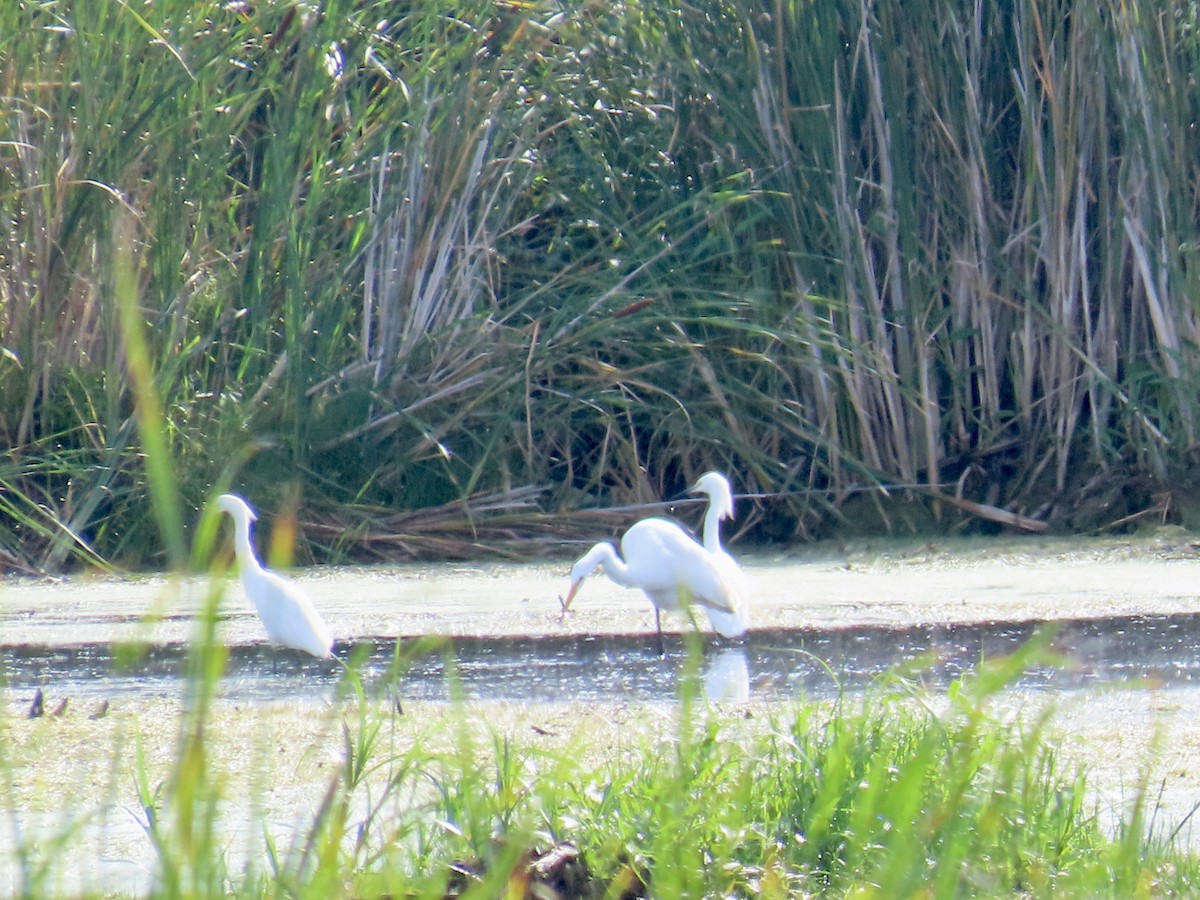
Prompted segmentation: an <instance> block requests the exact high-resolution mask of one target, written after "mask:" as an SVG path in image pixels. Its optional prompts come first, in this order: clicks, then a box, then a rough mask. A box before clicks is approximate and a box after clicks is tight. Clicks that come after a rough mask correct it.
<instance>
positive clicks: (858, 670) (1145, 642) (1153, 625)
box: [0, 614, 1200, 703]
mask: <svg viewBox="0 0 1200 900" xmlns="http://www.w3.org/2000/svg"><path fill="white" fill-rule="evenodd" d="M1043 627H1047V626H1043V625H1040V624H1039V623H1035V622H1000V623H996V622H985V623H973V624H950V625H941V626H935V625H918V626H910V627H906V628H900V627H891V626H857V627H853V628H834V629H818V628H807V629H758V630H755V631H752V632H751V633H750V634H749V635H748V636H747V637H746V638H745V639H743V640H741V641H727V640H724V639H721V638H717V637H713V636H709V635H699V636H696V638H695V639H694V640H688V639H687V638H686V637H685V636H683V635H679V634H671V635H668V637H667V653H666V654H665V655H661V656H660V655H659V653H658V649H657V644H656V641H655V639H654V637H653V635H644V636H643V635H584V634H569V635H540V636H522V637H516V636H501V637H447V638H444V639H443V640H441V641H439V642H436V643H435V645H434V646H432V647H429V648H427V649H424V650H422V651H420V652H419V653H418V654H417V655H416V656H415V658H413V659H411V660H410V661H408V662H406V663H405V664H404V665H402V666H401V670H400V672H399V673H398V674H397V673H394V672H393V670H392V662H393V658H394V656H395V654H396V652H397V641H396V640H395V639H391V638H376V639H360V640H357V641H353V642H345V641H343V642H342V643H340V644H339V645H338V647H337V655H338V657H339V659H341V660H345V661H350V660H353V665H354V666H355V668H356V670H357V671H358V672H360V674H361V675H362V676H363V679H364V682H365V683H366V684H367V685H375V686H376V687H377V688H385V687H386V688H387V689H388V690H394V691H395V692H396V693H397V695H398V696H399V697H401V698H409V699H412V700H422V701H425V700H433V701H441V700H449V699H451V698H452V697H453V696H456V695H457V696H462V697H465V698H467V699H471V700H505V701H508V700H518V701H530V702H535V703H536V702H580V701H599V702H607V701H624V700H642V701H653V700H664V699H669V698H671V697H672V696H674V695H675V694H676V692H677V690H678V686H679V683H680V677H681V675H682V673H683V672H684V670H685V669H686V667H687V664H688V662H689V659H690V658H691V657H690V654H691V653H698V659H699V661H700V674H701V676H702V678H703V679H705V680H706V684H708V689H709V692H710V693H712V694H714V695H717V696H724V697H728V698H731V699H752V700H779V699H787V698H795V697H808V698H813V699H821V698H828V697H832V696H835V695H836V694H838V693H839V692H841V691H858V690H862V689H864V688H866V687H867V686H869V685H871V684H873V683H875V682H877V681H878V680H879V679H880V678H881V677H882V676H884V675H886V674H888V673H903V674H905V675H906V676H908V677H910V678H913V679H915V680H918V681H920V682H921V683H922V684H923V685H925V686H927V687H933V688H938V687H944V686H945V685H947V684H948V683H949V682H950V681H951V680H953V679H957V678H959V677H961V676H963V675H964V674H967V673H969V672H971V671H972V670H973V669H975V668H976V667H977V666H978V664H979V663H980V662H981V661H983V660H987V659H994V658H996V657H1000V656H1005V655H1007V654H1009V653H1012V652H1014V651H1015V650H1017V649H1018V648H1019V647H1020V646H1021V645H1022V644H1024V643H1025V642H1026V641H1028V640H1029V639H1030V638H1031V637H1032V636H1033V635H1034V634H1035V633H1036V632H1037V631H1038V630H1039V629H1040V628H1043ZM1050 627H1052V628H1053V629H1054V636H1053V641H1052V644H1051V649H1052V650H1053V651H1054V653H1055V654H1056V655H1057V656H1058V658H1057V659H1056V660H1055V661H1054V663H1053V664H1051V663H1049V662H1047V663H1044V664H1040V665H1038V666H1035V667H1034V668H1033V669H1031V670H1030V671H1029V672H1027V673H1026V674H1025V675H1024V676H1023V677H1022V678H1021V679H1020V681H1019V682H1018V685H1017V686H1019V687H1022V688H1027V689H1042V690H1059V691H1069V690H1078V689H1082V688H1089V687H1103V686H1113V685H1121V686H1124V687H1138V686H1144V687H1153V688H1154V689H1156V690H1161V689H1170V688H1172V687H1176V686H1190V685H1193V684H1195V683H1200V614H1186V615H1184V614H1177V615H1158V616H1147V615H1141V614H1138V615H1128V616H1109V617H1103V618H1086V619H1075V620H1066V621H1059V622H1057V623H1054V625H1053V626H1050ZM399 649H400V651H401V652H403V651H404V649H405V641H403V640H401V641H400V643H399ZM186 659H187V645H186V644H181V643H173V644H164V645H155V646H151V647H148V648H145V649H144V650H143V651H142V652H140V653H139V652H138V650H137V649H136V648H129V647H122V646H116V647H114V646H113V645H110V644H71V645H43V644H21V645H18V646H8V647H3V648H0V664H2V666H3V675H4V679H5V682H6V683H7V685H8V690H9V693H10V697H11V698H12V699H13V701H14V702H17V703H19V702H22V700H23V699H24V698H25V697H27V696H32V694H33V692H34V691H35V690H36V689H37V688H39V687H40V688H43V689H44V690H45V692H46V693H47V694H51V693H52V694H53V695H54V696H59V697H61V696H70V697H73V698H76V699H77V700H79V701H84V702H87V701H91V700H93V699H95V700H101V699H103V700H110V701H112V700H118V699H135V698H137V697H146V696H154V695H158V696H165V695H178V694H179V693H180V690H181V686H182V680H183V677H184V675H183V673H184V671H185V665H186ZM342 674H343V668H342V666H341V665H339V664H338V663H337V662H334V661H329V660H325V661H322V660H315V659H312V658H310V657H307V656H305V655H304V654H300V653H296V652H292V651H288V650H277V649H275V648H272V647H269V646H267V645H264V644H245V645H236V646H233V647H231V648H230V649H229V660H228V664H227V667H226V675H225V677H224V679H223V680H222V685H221V693H222V695H223V696H225V697H226V698H229V699H235V700H255V699H258V700H271V701H278V700H280V699H287V698H295V699H304V698H310V699H313V700H325V699H328V698H329V697H330V696H331V695H332V692H333V690H334V688H335V686H336V685H337V683H338V682H339V681H340V680H341V678H342ZM743 680H744V682H745V683H744V684H741V683H740V682H741V681H743Z"/></svg>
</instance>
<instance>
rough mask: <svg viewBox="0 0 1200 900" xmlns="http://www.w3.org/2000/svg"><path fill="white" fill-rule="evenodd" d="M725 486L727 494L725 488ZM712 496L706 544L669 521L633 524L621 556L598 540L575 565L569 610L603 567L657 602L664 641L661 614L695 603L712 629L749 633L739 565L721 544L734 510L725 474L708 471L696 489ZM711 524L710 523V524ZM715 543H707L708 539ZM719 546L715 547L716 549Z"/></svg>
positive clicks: (656, 615) (732, 633) (621, 582)
mask: <svg viewBox="0 0 1200 900" xmlns="http://www.w3.org/2000/svg"><path fill="white" fill-rule="evenodd" d="M722 486H723V492H722ZM692 490H693V491H695V492H700V493H705V494H708V497H709V506H708V513H707V515H706V518H705V538H706V540H705V545H706V546H701V545H700V544H699V543H697V542H696V540H695V539H694V538H692V537H691V535H689V534H688V533H687V532H686V531H684V530H683V529H682V528H681V527H680V526H679V525H677V524H675V523H674V522H671V521H669V520H667V519H660V518H649V519H642V520H641V521H639V522H635V523H634V524H633V525H632V526H631V527H630V529H629V530H628V531H626V532H625V534H624V536H622V538H621V554H620V555H619V556H618V555H617V552H616V550H615V548H614V547H613V545H612V544H609V543H599V544H596V545H595V546H593V547H592V548H591V549H590V550H588V552H587V553H585V554H584V555H583V556H581V557H580V558H579V560H578V561H577V562H576V563H575V565H574V566H572V567H571V587H570V590H569V591H568V592H567V597H566V599H565V600H564V601H563V609H564V610H566V609H569V608H570V605H571V601H572V600H574V598H575V594H576V593H577V592H578V590H579V586H580V585H581V584H582V583H583V580H584V579H585V578H587V577H588V576H589V575H591V574H592V573H593V572H595V571H596V569H599V568H603V569H604V572H605V574H606V575H608V577H609V578H610V579H612V580H613V581H615V582H616V583H617V584H619V585H621V586H622V587H629V588H640V589H641V591H642V592H643V593H644V594H645V595H646V596H647V597H649V598H650V602H651V603H653V604H654V623H655V626H656V627H657V629H658V636H659V641H660V645H661V641H662V624H661V621H660V615H661V613H662V611H663V610H664V609H665V610H677V609H681V608H682V607H683V606H684V605H686V604H689V603H695V604H697V605H699V606H702V607H704V610H705V612H707V613H708V617H709V621H711V622H712V625H713V627H714V628H715V629H716V630H717V631H719V632H720V633H721V634H722V635H724V636H725V637H730V638H733V637H739V636H741V635H742V634H744V633H745V631H746V624H747V614H746V585H745V579H744V577H743V575H742V571H741V569H739V568H738V565H737V563H736V562H734V560H733V558H732V557H731V556H729V554H727V553H725V551H724V550H723V549H721V546H720V536H719V533H718V532H719V527H720V526H719V523H720V520H721V519H722V518H726V517H728V516H731V515H732V514H733V494H732V492H731V491H730V489H729V482H728V481H726V480H725V478H724V476H722V475H720V474H718V473H716V472H710V473H708V474H707V475H705V476H704V477H702V478H701V479H700V480H699V481H698V482H697V483H696V485H695V486H694V487H693V488H692ZM710 523H711V527H710ZM710 539H711V541H712V545H711V546H710V545H709V541H710ZM712 546H715V547H716V551H714V550H713V549H712Z"/></svg>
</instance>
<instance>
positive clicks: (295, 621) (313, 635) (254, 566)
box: [217, 494, 333, 658]
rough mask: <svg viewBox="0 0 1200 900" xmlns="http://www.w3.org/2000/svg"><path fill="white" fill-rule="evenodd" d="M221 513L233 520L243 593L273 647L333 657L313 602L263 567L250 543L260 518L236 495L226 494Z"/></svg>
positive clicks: (329, 639)
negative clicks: (255, 612) (255, 522)
mask: <svg viewBox="0 0 1200 900" xmlns="http://www.w3.org/2000/svg"><path fill="white" fill-rule="evenodd" d="M217 509H218V510H220V511H221V512H227V513H229V515H230V516H231V517H232V518H233V529H234V549H235V550H236V552H237V560H238V569H239V572H240V575H241V579H242V590H244V591H245V592H246V596H247V597H249V598H250V600H251V602H252V603H253V604H254V609H255V610H256V611H257V612H258V617H259V619H261V620H262V623H263V626H264V627H265V628H266V629H267V637H268V638H270V640H271V642H272V643H275V644H279V645H281V646H284V647H292V648H294V649H296V650H303V651H304V652H305V653H310V654H312V655H313V656H316V657H319V658H325V657H330V656H332V655H333V638H332V637H331V636H330V634H329V629H328V628H327V627H326V626H325V622H324V621H323V620H322V619H321V615H320V613H318V612H317V610H316V608H315V607H314V606H313V605H312V601H310V600H309V599H308V597H307V596H306V595H305V594H304V592H303V591H302V590H300V588H299V587H298V586H297V585H296V584H295V583H294V582H291V581H289V580H287V579H286V578H284V577H283V576H281V575H279V574H277V573H275V572H272V571H271V570H270V569H266V568H264V567H263V565H262V563H260V562H259V561H258V558H257V557H256V556H255V555H254V545H253V544H252V543H250V523H251V522H253V521H254V520H255V519H256V518H257V516H255V515H254V510H252V509H251V508H250V507H249V505H248V504H247V503H246V501H245V500H243V499H242V498H241V497H239V496H237V495H236V494H222V495H221V496H220V497H218V498H217Z"/></svg>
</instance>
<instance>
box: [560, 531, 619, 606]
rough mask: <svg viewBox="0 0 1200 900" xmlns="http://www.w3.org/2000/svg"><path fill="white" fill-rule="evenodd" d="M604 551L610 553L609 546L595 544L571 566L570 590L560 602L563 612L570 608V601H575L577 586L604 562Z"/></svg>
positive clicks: (610, 547) (610, 548)
mask: <svg viewBox="0 0 1200 900" xmlns="http://www.w3.org/2000/svg"><path fill="white" fill-rule="evenodd" d="M605 551H608V552H609V553H611V552H612V546H611V545H610V544H597V545H596V546H594V547H593V548H592V549H591V550H589V551H588V552H587V553H585V554H584V555H583V556H581V557H579V559H578V560H576V562H575V565H573V566H571V588H570V590H568V591H567V596H566V598H565V599H564V600H563V602H562V608H563V612H566V611H567V610H568V609H570V608H571V601H572V600H574V599H575V594H576V592H578V590H579V586H580V585H581V584H583V579H585V578H587V577H588V576H589V575H591V574H592V573H593V572H595V571H596V570H597V569H598V568H600V566H601V565H602V564H603V562H604V555H605Z"/></svg>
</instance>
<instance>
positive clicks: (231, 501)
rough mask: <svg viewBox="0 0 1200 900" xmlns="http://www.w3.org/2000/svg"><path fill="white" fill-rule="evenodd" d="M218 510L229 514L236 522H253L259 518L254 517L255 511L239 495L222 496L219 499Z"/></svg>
mask: <svg viewBox="0 0 1200 900" xmlns="http://www.w3.org/2000/svg"><path fill="white" fill-rule="evenodd" d="M217 510H218V511H220V512H227V513H229V514H230V515H231V516H233V518H234V521H239V520H242V521H246V522H253V521H254V520H255V519H257V518H258V517H257V516H256V515H254V510H252V509H251V508H250V505H249V504H248V503H246V501H245V500H243V499H242V498H241V497H239V496H238V495H237V494H222V495H221V496H220V497H218V498H217Z"/></svg>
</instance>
